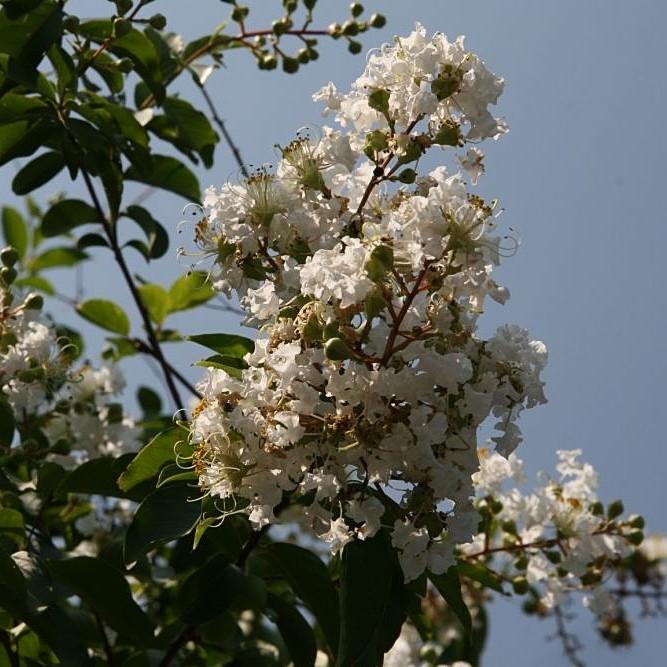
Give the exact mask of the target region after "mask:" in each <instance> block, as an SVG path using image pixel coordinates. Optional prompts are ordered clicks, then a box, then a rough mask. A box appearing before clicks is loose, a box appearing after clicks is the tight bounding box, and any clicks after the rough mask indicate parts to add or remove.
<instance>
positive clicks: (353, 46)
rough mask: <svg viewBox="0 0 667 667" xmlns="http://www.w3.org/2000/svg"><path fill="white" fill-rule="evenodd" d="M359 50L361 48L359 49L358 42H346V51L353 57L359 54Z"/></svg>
mask: <svg viewBox="0 0 667 667" xmlns="http://www.w3.org/2000/svg"><path fill="white" fill-rule="evenodd" d="M361 48H362V47H361V44H360V43H359V42H355V41H354V40H353V39H351V40H350V41H349V42H348V45H347V50H348V51H349V52H350V53H351V54H353V55H355V56H356V55H357V54H358V53H361Z"/></svg>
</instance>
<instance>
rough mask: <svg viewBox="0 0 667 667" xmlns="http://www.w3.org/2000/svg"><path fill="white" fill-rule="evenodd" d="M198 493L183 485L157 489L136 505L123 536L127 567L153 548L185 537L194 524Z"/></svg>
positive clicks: (197, 509) (197, 511) (197, 506)
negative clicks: (194, 500)
mask: <svg viewBox="0 0 667 667" xmlns="http://www.w3.org/2000/svg"><path fill="white" fill-rule="evenodd" d="M196 496H197V490H196V489H194V488H192V487H191V486H185V485H176V484H172V485H167V486H163V487H161V488H159V489H156V490H155V491H153V493H151V494H150V495H149V496H147V497H146V498H145V499H144V501H143V502H142V503H141V505H139V508H138V509H137V511H136V514H135V515H134V517H133V519H132V523H131V524H130V526H129V527H128V529H127V533H126V535H125V548H124V555H125V562H126V563H127V564H128V565H130V564H132V563H134V562H135V561H136V560H137V559H138V558H140V557H141V555H142V554H144V553H145V552H146V551H148V549H150V548H151V547H152V546H153V545H155V544H159V543H160V542H166V541H168V540H173V539H176V538H177V537H183V535H187V534H188V533H189V532H190V531H191V530H192V529H193V528H194V527H195V524H196V523H197V520H198V519H199V515H200V504H201V503H200V502H193V498H195V497H196Z"/></svg>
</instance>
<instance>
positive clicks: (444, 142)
mask: <svg viewBox="0 0 667 667" xmlns="http://www.w3.org/2000/svg"><path fill="white" fill-rule="evenodd" d="M460 141H461V135H460V133H459V126H458V125H457V124H456V123H451V122H447V123H443V124H442V125H441V126H440V127H439V128H438V131H437V132H436V133H435V136H434V137H433V143H434V144H438V145H440V146H458V145H459V143H460Z"/></svg>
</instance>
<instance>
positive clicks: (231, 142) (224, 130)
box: [197, 80, 250, 178]
mask: <svg viewBox="0 0 667 667" xmlns="http://www.w3.org/2000/svg"><path fill="white" fill-rule="evenodd" d="M197 81H199V80H197ZM198 86H199V90H201V94H202V95H203V96H204V100H206V104H207V105H208V108H209V110H210V112H211V116H212V117H213V121H214V122H215V124H216V125H217V126H218V127H219V128H220V132H222V136H223V137H224V138H225V141H226V142H227V146H229V150H231V152H232V155H233V156H234V159H235V160H236V164H237V165H238V166H239V169H240V170H241V173H242V174H243V176H244V177H245V178H250V174H249V173H248V169H247V168H246V166H245V163H244V162H243V158H242V157H241V151H240V150H239V149H238V146H237V145H236V144H235V143H234V140H233V139H232V136H231V135H230V134H229V131H228V130H227V126H226V125H225V121H224V120H222V118H220V115H219V114H218V111H217V109H216V108H215V105H214V104H213V100H212V99H211V96H210V95H209V94H208V90H206V87H205V86H204V84H203V83H198Z"/></svg>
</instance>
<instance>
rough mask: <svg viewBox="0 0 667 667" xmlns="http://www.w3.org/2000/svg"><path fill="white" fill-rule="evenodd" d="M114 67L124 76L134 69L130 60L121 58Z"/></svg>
mask: <svg viewBox="0 0 667 667" xmlns="http://www.w3.org/2000/svg"><path fill="white" fill-rule="evenodd" d="M116 67H117V68H118V70H119V71H121V72H123V73H124V74H129V73H130V72H131V71H132V70H133V69H134V63H133V62H132V60H131V59H130V58H121V59H120V60H119V61H118V62H117V63H116Z"/></svg>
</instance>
